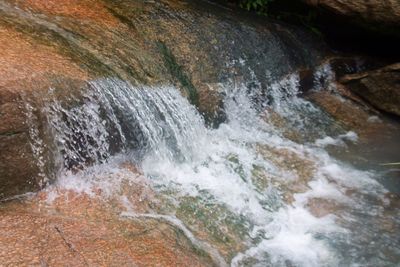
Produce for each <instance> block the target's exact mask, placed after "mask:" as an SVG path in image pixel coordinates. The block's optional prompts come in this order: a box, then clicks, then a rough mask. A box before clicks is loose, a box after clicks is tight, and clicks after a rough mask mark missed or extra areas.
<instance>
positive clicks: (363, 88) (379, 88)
mask: <svg viewBox="0 0 400 267" xmlns="http://www.w3.org/2000/svg"><path fill="white" fill-rule="evenodd" d="M340 81H341V83H343V84H345V85H346V86H347V87H348V88H349V89H350V90H351V91H353V92H354V93H356V94H357V95H359V96H360V97H362V98H363V99H365V100H366V101H368V102H369V103H371V104H372V105H373V106H375V107H376V108H378V109H380V110H383V111H385V112H388V113H392V114H395V115H397V116H400V63H397V64H393V65H390V66H387V67H384V68H381V69H378V70H374V71H369V72H362V73H358V74H352V75H346V76H344V77H343V78H342V79H341V80H340Z"/></svg>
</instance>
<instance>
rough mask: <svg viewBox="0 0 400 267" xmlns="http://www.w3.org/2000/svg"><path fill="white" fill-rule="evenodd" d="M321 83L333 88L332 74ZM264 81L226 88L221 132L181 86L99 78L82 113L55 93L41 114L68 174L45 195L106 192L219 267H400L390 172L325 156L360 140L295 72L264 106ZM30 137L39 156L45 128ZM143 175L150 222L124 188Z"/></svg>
mask: <svg viewBox="0 0 400 267" xmlns="http://www.w3.org/2000/svg"><path fill="white" fill-rule="evenodd" d="M322 69H323V68H322ZM321 75H325V76H326V75H328V76H326V80H327V82H329V75H330V73H329V71H328V73H325V74H321ZM250 83H251V84H252V88H251V90H249V89H248V88H249V87H250V86H249V84H250ZM254 84H257V81H254V80H252V81H248V82H246V81H231V82H226V83H221V84H218V87H219V91H220V93H221V94H222V95H224V99H223V105H224V108H223V109H224V112H225V114H226V121H225V122H223V123H221V124H220V125H219V126H218V127H215V128H211V127H207V126H206V124H205V122H204V119H203V117H202V115H201V114H200V113H199V112H198V111H197V109H196V108H195V106H193V105H191V104H190V103H189V101H188V100H187V99H186V98H185V97H183V96H182V95H181V93H180V90H179V89H178V88H176V87H174V86H170V85H160V86H133V85H131V84H130V83H129V82H126V81H123V80H121V79H117V78H101V79H96V80H93V81H91V82H90V83H89V85H88V88H89V89H88V90H87V92H86V93H85V94H84V95H83V97H79V98H76V99H74V97H72V96H71V99H72V100H73V101H72V102H73V103H74V104H72V105H71V104H69V105H67V104H65V103H64V102H62V101H59V100H58V99H57V97H56V96H55V95H54V94H53V91H52V90H50V91H49V101H47V102H46V105H45V106H43V107H41V109H42V113H43V114H46V120H47V121H48V125H49V128H50V130H49V132H50V133H51V140H52V142H53V147H54V157H55V158H56V159H57V160H56V161H55V162H56V163H55V164H56V165H57V166H58V172H57V180H56V182H55V183H54V184H52V185H49V186H47V188H45V189H44V190H45V191H48V192H51V193H49V199H48V201H49V202H51V201H52V200H53V199H54V198H55V197H56V196H55V195H54V194H56V193H55V192H57V191H55V190H54V189H55V188H56V189H57V190H59V189H70V190H74V191H77V192H81V193H86V194H89V195H91V196H93V197H99V196H98V194H96V192H98V191H99V190H101V192H102V193H101V196H100V197H102V198H104V199H109V198H117V199H119V201H121V203H123V205H124V207H125V209H124V210H121V211H120V212H121V218H131V219H135V218H140V217H145V218H149V217H150V218H158V219H160V220H166V221H169V222H170V223H172V224H173V225H175V226H176V227H178V228H180V229H181V230H182V231H183V233H184V234H185V235H186V236H187V237H188V238H189V239H190V240H191V242H192V243H193V244H194V245H195V246H197V247H198V248H199V249H200V250H204V251H205V252H206V253H208V254H210V256H211V257H212V259H213V260H214V261H215V262H214V263H215V264H217V265H220V266H225V265H231V266H307V267H308V266H394V265H396V263H398V261H399V260H400V240H399V238H398V235H397V233H398V231H399V227H400V217H399V216H398V215H399V209H398V207H395V206H393V205H392V203H391V199H390V198H389V197H388V196H387V195H388V193H389V191H388V189H386V188H385V187H384V186H383V185H382V184H380V183H379V182H378V180H379V179H380V176H381V173H379V172H377V171H374V170H368V171H366V170H358V169H357V168H356V167H354V166H352V165H350V164H349V163H346V162H343V161H340V160H339V159H336V158H334V157H333V156H330V155H329V153H328V152H327V150H326V149H325V148H326V147H327V146H341V147H346V146H347V145H349V144H351V143H356V142H357V135H356V134H355V133H354V132H345V131H343V130H342V129H341V128H340V127H339V126H338V125H337V124H336V123H335V120H334V119H333V118H331V117H330V116H329V115H328V114H326V113H325V112H324V111H322V110H321V109H320V108H318V107H317V106H316V105H314V104H312V103H311V102H309V101H307V100H305V99H303V98H302V97H300V96H299V94H300V93H299V76H298V74H296V73H293V74H291V75H289V76H287V77H285V78H283V79H282V80H280V81H278V82H273V83H271V84H269V85H268V86H267V88H268V90H267V95H268V99H270V101H269V102H263V104H262V105H259V102H257V101H256V100H257V97H258V95H259V93H260V91H261V90H262V88H261V86H259V87H257V86H256V87H255V88H254ZM324 87H326V86H318V84H317V85H316V87H315V88H314V89H313V90H322V88H324ZM332 90H334V88H332ZM70 102H71V101H70ZM27 105H29V104H27ZM31 109H32V108H31V107H29V108H27V110H28V111H29V110H31ZM29 117H30V118H33V117H34V112H31V113H30V116H29ZM274 118H275V119H276V118H279V119H280V120H281V121H282V122H283V124H281V125H283V126H282V127H277V126H276V124H274V123H272V121H273V120H274ZM34 121H35V120H34V119H32V120H31V122H34ZM32 129H34V127H33V128H32ZM284 131H286V132H287V131H290V132H294V133H296V135H295V136H296V138H288V137H287V135H285V134H284ZM31 139H32V141H31V145H32V147H34V151H36V152H37V154H38V155H40V149H41V145H42V143H41V142H40V140H38V136H37V133H36V132H35V130H32V131H31ZM39 158H40V157H39ZM127 162H128V163H129V164H131V165H133V166H136V167H135V168H137V176H135V175H132V174H131V173H129V172H126V169H125V167H123V166H125V165H124V164H126V163H127ZM42 175H44V176H45V175H46V174H45V173H43V174H42ZM138 176H140V177H141V179H142V181H143V183H145V184H147V185H148V186H149V188H151V190H152V191H153V192H154V194H153V195H151V197H153V198H155V199H154V201H155V203H156V204H155V205H152V206H151V207H150V208H148V209H147V210H146V212H145V213H143V212H138V211H137V210H136V209H135V205H134V203H131V202H130V200H129V195H127V193H126V192H125V191H124V190H122V189H121V188H123V186H125V184H126V183H127V184H131V186H135V182H137V179H138ZM131 182H132V183H131ZM156 200H157V201H156Z"/></svg>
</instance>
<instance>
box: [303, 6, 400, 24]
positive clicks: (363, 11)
mask: <svg viewBox="0 0 400 267" xmlns="http://www.w3.org/2000/svg"><path fill="white" fill-rule="evenodd" d="M303 2H305V3H307V4H309V5H312V6H316V7H321V8H323V9H327V10H329V11H331V12H334V13H336V14H339V15H342V16H346V17H351V18H354V19H361V20H364V21H367V22H370V23H384V24H386V25H400V2H399V1H398V0H386V1H379V0H373V1H366V0H353V1H344V0H303Z"/></svg>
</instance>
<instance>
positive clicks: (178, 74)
mask: <svg viewBox="0 0 400 267" xmlns="http://www.w3.org/2000/svg"><path fill="white" fill-rule="evenodd" d="M157 47H158V49H159V51H160V53H161V54H162V56H163V59H164V63H165V66H166V67H167V69H168V71H169V72H170V74H171V76H172V77H173V78H175V79H177V81H178V82H179V83H180V85H181V86H182V88H183V89H184V90H185V91H186V94H187V96H188V98H189V101H190V103H191V104H193V105H196V106H198V105H199V95H198V93H197V90H196V88H195V87H194V85H193V84H192V81H191V80H190V78H189V77H188V76H187V75H186V73H185V72H184V70H183V68H182V66H180V65H179V64H178V63H177V61H176V58H175V56H174V55H173V54H172V52H171V50H169V49H168V47H167V46H166V45H165V44H164V43H163V42H158V43H157Z"/></svg>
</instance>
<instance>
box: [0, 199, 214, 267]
mask: <svg viewBox="0 0 400 267" xmlns="http://www.w3.org/2000/svg"><path fill="white" fill-rule="evenodd" d="M41 199H43V200H41ZM45 199H46V196H45V195H39V196H38V197H34V198H33V199H31V200H30V201H22V202H12V203H7V204H3V205H2V207H1V208H0V215H1V216H0V217H1V219H0V229H1V230H2V232H3V233H4V234H2V235H1V237H0V258H1V260H2V264H4V265H39V266H59V265H65V264H72V265H74V266H88V265H89V266H187V264H188V263H189V262H190V265H192V266H213V265H214V264H213V262H212V260H211V259H210V258H209V257H208V256H207V255H206V254H201V253H200V252H199V251H198V250H196V248H194V246H193V244H191V241H190V240H188V238H187V237H186V236H185V235H184V234H183V232H182V231H181V230H180V229H178V228H176V227H175V226H174V225H171V224H169V223H168V222H165V221H160V220H157V219H146V218H137V219H135V220H130V219H123V218H121V217H119V215H118V213H115V212H114V211H113V210H112V207H110V206H109V205H108V204H106V203H104V202H102V201H100V200H99V199H96V198H88V197H87V196H85V195H78V194H74V193H72V192H69V193H68V192H65V193H64V194H60V195H59V197H58V198H57V199H56V200H54V201H53V203H52V204H49V203H46V201H45ZM33 229H34V230H33Z"/></svg>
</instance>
